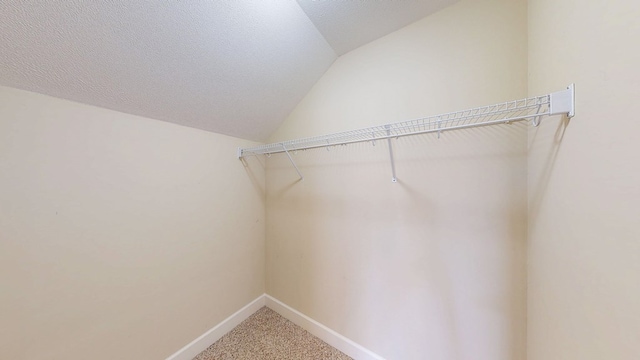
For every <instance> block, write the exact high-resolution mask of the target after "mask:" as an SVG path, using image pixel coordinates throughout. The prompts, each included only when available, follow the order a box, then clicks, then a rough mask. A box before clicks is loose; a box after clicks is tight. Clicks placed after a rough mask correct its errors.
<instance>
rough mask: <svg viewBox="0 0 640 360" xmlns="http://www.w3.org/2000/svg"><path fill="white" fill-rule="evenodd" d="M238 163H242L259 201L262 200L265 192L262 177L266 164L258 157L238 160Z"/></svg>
mask: <svg viewBox="0 0 640 360" xmlns="http://www.w3.org/2000/svg"><path fill="white" fill-rule="evenodd" d="M240 161H241V162H242V165H243V166H244V170H245V171H246V173H247V175H248V176H249V179H251V184H252V185H253V189H254V190H255V191H256V193H257V194H258V195H260V198H261V199H264V197H265V195H266V191H267V189H266V184H265V179H264V175H263V174H264V172H265V169H266V163H265V162H264V161H263V160H261V159H260V157H258V156H249V157H247V158H242V159H240Z"/></svg>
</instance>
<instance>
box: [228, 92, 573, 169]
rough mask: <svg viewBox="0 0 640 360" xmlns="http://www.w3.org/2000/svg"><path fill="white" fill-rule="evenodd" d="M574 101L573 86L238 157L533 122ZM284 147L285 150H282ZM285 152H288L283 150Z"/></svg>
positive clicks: (567, 109)
mask: <svg viewBox="0 0 640 360" xmlns="http://www.w3.org/2000/svg"><path fill="white" fill-rule="evenodd" d="M574 103H575V95H574V86H573V85H571V86H569V87H568V88H567V89H566V90H562V91H558V92H555V93H551V94H548V95H542V96H536V97H531V98H526V99H521V100H514V101H507V102H503V103H499V104H494V105H488V106H482V107H477V108H473V109H467V110H462V111H454V112H450V113H445V114H441V115H435V116H428V117H424V118H417V119H412V120H407V121H401V122H397V123H391V124H385V125H378V126H372V127H368V128H364V129H356V130H349V131H345V132H340V133H335V134H329V135H323V136H314V137H309V138H303V139H295V140H289V141H284V142H279V143H273V144H266V145H261V146H256V147H252V148H241V149H238V156H239V157H240V158H242V157H245V156H253V155H261V154H267V155H269V154H276V153H282V152H287V153H288V152H290V151H297V150H306V149H315V148H323V147H324V148H327V149H329V147H331V146H336V145H346V144H353V143H360V142H372V143H373V144H375V141H376V140H385V139H392V138H399V137H404V136H411V135H419V134H428V133H438V134H440V133H442V132H445V131H451V130H459V129H465V128H475V127H482V126H489V125H496V124H503V123H512V122H517V121H525V120H530V121H532V122H533V124H534V125H536V123H537V122H539V119H540V117H541V116H545V115H556V114H567V116H573V114H574V112H575V110H574ZM285 149H286V150H285ZM287 155H289V154H287Z"/></svg>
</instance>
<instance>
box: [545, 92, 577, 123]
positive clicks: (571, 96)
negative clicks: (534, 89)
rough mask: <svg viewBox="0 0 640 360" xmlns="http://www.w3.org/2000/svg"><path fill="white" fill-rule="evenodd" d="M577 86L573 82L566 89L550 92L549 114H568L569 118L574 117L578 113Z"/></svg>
mask: <svg viewBox="0 0 640 360" xmlns="http://www.w3.org/2000/svg"><path fill="white" fill-rule="evenodd" d="M575 88H576V86H575V84H571V85H569V86H568V87H567V89H566V90H562V91H556V92H554V93H551V94H550V97H551V101H550V102H551V104H550V105H549V115H559V114H566V115H567V117H568V118H572V117H573V116H574V115H575V114H576V94H575Z"/></svg>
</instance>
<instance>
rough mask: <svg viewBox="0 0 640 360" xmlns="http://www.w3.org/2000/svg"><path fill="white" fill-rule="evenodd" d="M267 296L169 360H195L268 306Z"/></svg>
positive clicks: (260, 298) (208, 332) (168, 359)
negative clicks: (194, 359)
mask: <svg viewBox="0 0 640 360" xmlns="http://www.w3.org/2000/svg"><path fill="white" fill-rule="evenodd" d="M265 301H266V298H265V294H263V295H260V296H259V297H258V298H257V299H255V300H253V301H252V302H250V303H249V304H247V305H246V306H245V307H243V308H242V309H240V310H238V311H236V312H235V313H234V314H233V315H231V316H229V317H228V318H226V319H224V320H223V321H222V322H221V323H219V324H218V325H216V326H214V327H213V328H211V329H210V330H208V331H207V332H205V333H204V334H202V335H200V336H199V337H198V338H197V339H195V340H193V341H192V342H190V343H189V344H188V345H187V346H185V347H183V348H182V349H180V350H178V351H177V352H176V353H175V354H173V355H171V356H169V357H168V358H167V360H193V358H194V357H196V356H197V355H198V354H200V353H201V352H202V351H204V350H205V349H206V348H208V347H209V346H210V345H211V344H213V343H214V342H216V341H218V340H219V339H220V338H221V337H222V336H224V335H225V334H226V333H228V332H229V331H231V329H233V328H234V327H236V326H238V325H239V324H240V323H241V322H243V321H244V320H246V319H247V318H248V317H249V316H251V315H253V313H255V312H256V311H258V310H260V308H262V307H263V306H265V305H266V302H265Z"/></svg>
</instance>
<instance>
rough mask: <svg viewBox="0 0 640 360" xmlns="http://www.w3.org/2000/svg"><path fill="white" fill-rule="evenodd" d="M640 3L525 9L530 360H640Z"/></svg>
mask: <svg viewBox="0 0 640 360" xmlns="http://www.w3.org/2000/svg"><path fill="white" fill-rule="evenodd" d="M638 16H640V2H638V1H636V0H614V1H575V0H529V45H530V47H529V73H530V77H529V93H530V94H539V93H545V92H549V91H554V90H557V89H561V88H563V87H564V86H566V85H567V84H569V83H571V82H575V83H576V89H577V90H576V94H577V95H576V100H577V109H576V116H575V117H574V118H573V119H572V120H571V121H570V122H568V123H567V122H566V121H565V120H563V119H561V118H560V117H555V118H552V119H548V120H545V121H543V123H542V125H541V126H540V127H539V128H536V129H531V130H530V132H529V207H530V209H529V251H528V254H529V255H528V259H529V267H528V272H529V286H528V354H529V360H548V359H563V360H565V359H566V360H573V359H575V360H590V359H616V360H631V359H639V358H640V341H638V339H639V337H640V205H639V204H640V142H638V136H637V135H638V134H639V133H640V121H639V119H638V114H639V113H640V102H639V101H638V95H639V94H640V71H639V70H638V64H640V45H638V44H639V39H640V22H639V21H638Z"/></svg>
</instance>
